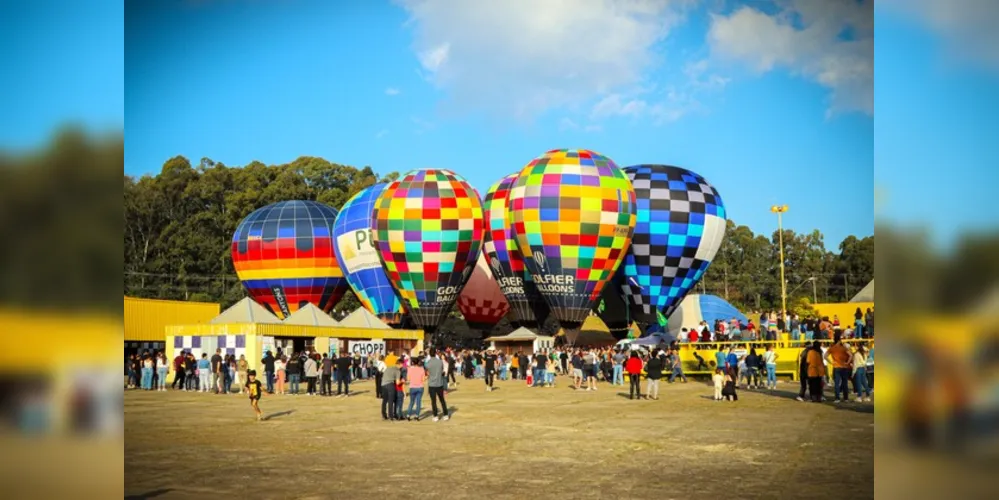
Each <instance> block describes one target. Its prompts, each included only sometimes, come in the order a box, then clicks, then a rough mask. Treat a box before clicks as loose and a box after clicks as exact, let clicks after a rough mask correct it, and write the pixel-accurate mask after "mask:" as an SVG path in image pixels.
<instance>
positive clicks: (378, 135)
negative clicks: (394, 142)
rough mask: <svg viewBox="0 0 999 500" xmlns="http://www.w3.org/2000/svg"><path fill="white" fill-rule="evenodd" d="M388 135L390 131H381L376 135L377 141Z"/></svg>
mask: <svg viewBox="0 0 999 500" xmlns="http://www.w3.org/2000/svg"><path fill="white" fill-rule="evenodd" d="M388 133H389V131H388V129H384V128H383V129H381V130H379V131H378V133H377V134H375V139H381V138H382V137H385V136H386V135H388Z"/></svg>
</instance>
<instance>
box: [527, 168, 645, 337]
mask: <svg viewBox="0 0 999 500" xmlns="http://www.w3.org/2000/svg"><path fill="white" fill-rule="evenodd" d="M508 199H509V201H508V204H509V206H510V209H509V210H510V212H509V216H510V223H511V226H512V227H513V233H514V235H515V237H516V240H517V246H518V247H519V248H520V249H521V251H522V252H523V253H524V256H525V257H526V258H525V259H524V260H525V264H526V265H527V269H528V271H530V273H531V276H532V277H533V278H534V282H535V283H536V284H537V287H538V291H540V292H541V294H542V295H543V296H544V297H545V300H546V301H547V302H548V305H549V307H551V310H552V314H553V315H554V316H555V318H556V319H557V320H558V322H559V324H560V325H561V326H562V328H563V329H564V330H565V332H566V339H567V340H568V341H569V343H574V342H575V340H576V338H577V337H578V336H579V328H580V326H582V324H583V321H585V320H586V317H587V316H588V315H589V314H590V309H591V308H592V307H593V304H594V301H595V300H596V299H597V298H598V297H599V296H600V293H601V292H602V291H603V287H604V285H605V284H606V283H607V281H608V280H609V279H610V277H611V276H612V275H613V274H614V272H615V271H616V270H617V268H618V265H619V264H620V263H621V261H622V260H623V259H624V254H625V252H626V251H627V250H628V245H629V243H630V242H631V232H632V230H633V229H634V227H635V192H634V190H632V188H631V182H630V181H629V180H628V177H627V176H626V175H625V174H624V172H622V171H621V169H619V168H618V167H617V165H615V164H614V162H613V161H611V159H610V158H607V157H606V156H603V155H601V154H599V153H595V152H592V151H588V150H585V149H580V150H573V149H556V150H552V151H549V152H547V153H545V154H544V155H542V156H539V157H538V158H535V159H534V161H532V162H531V163H529V164H527V166H526V167H524V169H523V170H521V172H520V175H519V176H518V177H517V181H516V182H515V183H514V185H513V187H512V188H511V189H510V194H509V195H508Z"/></svg>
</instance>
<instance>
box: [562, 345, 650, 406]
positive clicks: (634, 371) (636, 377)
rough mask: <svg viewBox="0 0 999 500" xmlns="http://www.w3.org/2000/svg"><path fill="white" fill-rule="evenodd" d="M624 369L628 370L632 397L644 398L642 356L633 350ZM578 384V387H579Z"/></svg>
mask: <svg viewBox="0 0 999 500" xmlns="http://www.w3.org/2000/svg"><path fill="white" fill-rule="evenodd" d="M624 370H625V371H626V372H628V380H629V382H630V384H631V387H630V389H629V391H628V392H629V394H630V398H631V399H635V395H636V394H637V395H638V399H642V385H641V382H640V379H641V377H642V358H639V357H638V353H637V352H635V351H631V357H629V358H628V361H625V362H624ZM578 387H579V386H578V385H577V389H578Z"/></svg>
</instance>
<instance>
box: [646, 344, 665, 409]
mask: <svg viewBox="0 0 999 500" xmlns="http://www.w3.org/2000/svg"><path fill="white" fill-rule="evenodd" d="M645 378H646V380H647V382H646V385H647V387H646V388H645V399H659V379H661V378H663V356H662V351H660V350H659V349H655V350H653V351H652V357H651V358H650V359H649V362H648V363H647V364H646V365H645Z"/></svg>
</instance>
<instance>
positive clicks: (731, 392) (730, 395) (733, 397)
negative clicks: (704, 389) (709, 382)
mask: <svg viewBox="0 0 999 500" xmlns="http://www.w3.org/2000/svg"><path fill="white" fill-rule="evenodd" d="M722 396H725V401H738V400H739V394H738V392H736V380H735V378H734V377H732V375H730V374H726V375H725V387H723V388H722Z"/></svg>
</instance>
